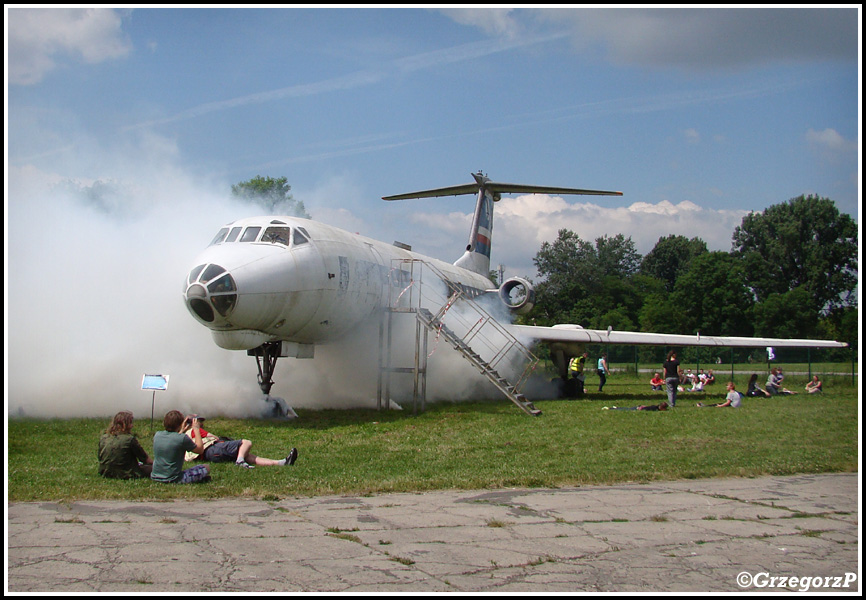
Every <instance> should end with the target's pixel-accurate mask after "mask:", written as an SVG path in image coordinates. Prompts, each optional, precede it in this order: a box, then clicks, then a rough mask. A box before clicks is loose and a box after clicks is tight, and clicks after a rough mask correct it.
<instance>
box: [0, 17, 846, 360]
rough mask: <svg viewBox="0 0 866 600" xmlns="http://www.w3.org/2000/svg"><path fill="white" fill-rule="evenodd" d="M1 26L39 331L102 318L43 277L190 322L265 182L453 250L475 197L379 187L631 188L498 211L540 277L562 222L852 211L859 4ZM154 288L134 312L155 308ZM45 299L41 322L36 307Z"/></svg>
mask: <svg viewBox="0 0 866 600" xmlns="http://www.w3.org/2000/svg"><path fill="white" fill-rule="evenodd" d="M6 17H7V18H6V25H7V123H6V124H7V129H6V131H7V165H6V170H7V177H6V188H7V189H6V198H7V201H6V226H7V236H6V240H7V241H6V245H7V253H6V256H7V281H8V282H9V283H11V284H13V290H22V289H27V290H28V293H27V294H24V293H20V294H19V293H18V292H16V291H13V293H12V294H9V296H8V300H9V302H8V308H7V311H8V313H9V314H15V313H14V312H13V311H18V314H20V315H22V317H21V318H20V319H17V321H18V322H19V325H18V327H20V328H21V330H20V331H19V332H18V333H19V334H20V335H22V336H25V337H28V338H29V337H32V332H33V331H34V330H36V331H40V330H44V333H45V334H46V335H52V336H53V335H57V330H58V329H62V330H63V331H64V332H65V333H64V334H61V337H62V335H68V336H70V338H72V337H75V338H78V337H81V330H84V329H87V327H88V326H87V325H85V324H84V323H85V322H86V318H85V317H84V316H83V315H87V314H89V313H88V310H97V311H98V312H99V313H100V314H102V315H105V314H108V313H107V312H106V310H107V308H106V307H105V306H98V305H97V306H94V305H93V302H90V303H88V304H86V305H85V306H78V305H76V304H75V303H74V302H71V300H70V307H69V308H68V309H67V311H68V312H67V313H66V314H65V316H64V311H58V310H57V307H56V306H55V305H53V304H52V301H50V300H48V299H47V297H48V296H50V294H51V293H53V291H54V290H56V289H57V283H58V282H57V281H56V280H55V281H51V280H46V279H45V278H42V277H40V276H38V275H37V273H44V272H45V271H46V270H49V271H53V272H54V273H55V275H56V274H57V273H58V272H61V273H63V275H58V276H59V277H60V278H61V281H62V282H63V283H64V284H65V285H66V287H67V289H75V290H77V289H78V288H77V285H78V284H79V283H80V281H81V280H82V279H85V280H87V281H88V282H89V285H90V286H91V287H90V288H88V289H89V290H90V292H83V293H82V294H70V298H72V297H73V296H74V297H76V298H77V297H79V296H82V297H89V298H93V292H97V293H98V292H100V291H102V290H103V286H104V294H105V295H106V296H108V297H110V294H111V292H110V290H112V289H116V288H117V286H120V287H125V288H129V287H130V286H131V287H132V289H135V286H136V285H138V282H139V281H140V278H139V277H134V276H133V274H134V273H136V272H137V273H139V274H142V275H143V274H147V276H146V277H145V280H147V281H149V282H151V283H154V285H153V286H152V288H157V287H159V286H156V285H155V283H156V282H160V285H162V284H161V282H162V279H163V278H165V280H166V281H167V282H168V283H166V284H165V286H166V287H170V288H171V293H172V295H171V297H170V300H166V302H167V303H168V302H170V303H171V304H170V306H171V307H172V308H171V309H166V310H167V311H168V310H170V311H171V314H172V316H173V317H174V313H175V311H177V312H178V314H179V315H180V316H179V317H178V319H179V321H178V322H179V323H183V325H178V326H179V327H184V328H189V330H190V331H192V330H194V328H195V327H196V325H195V323H193V322H192V320H191V318H189V317H188V315H186V314H185V310H184V308H183V306H182V305H181V303H180V301H179V300H178V299H177V298H175V296H174V294H176V292H177V287H179V285H180V284H179V283H174V282H175V281H177V282H179V281H181V280H182V279H183V276H184V274H185V273H186V271H187V270H188V268H189V266H190V263H191V261H192V260H193V259H194V257H195V254H196V253H197V252H198V251H199V250H200V249H201V248H202V247H203V246H204V245H205V244H206V243H207V242H208V241H209V240H210V239H211V237H212V235H213V233H214V232H216V230H217V229H218V228H219V227H220V226H221V225H222V224H224V223H225V222H228V221H230V220H233V219H235V218H240V217H243V216H250V209H249V207H243V206H238V205H236V204H232V203H231V202H229V201H228V200H227V196H228V192H229V189H230V186H231V184H233V183H237V182H239V181H243V180H247V179H249V178H251V177H253V176H255V175H258V174H261V175H271V176H274V177H278V176H285V177H287V178H288V181H289V183H290V184H291V185H292V190H293V194H294V196H295V197H296V198H297V199H299V200H302V201H303V202H304V203H305V205H306V207H307V210H308V211H309V213H310V214H311V215H312V216H313V218H315V219H317V220H321V221H324V222H327V223H331V224H334V225H337V226H341V227H345V228H347V229H350V230H352V231H357V232H359V233H361V234H364V235H368V236H370V237H374V238H377V239H382V240H384V241H387V242H390V241H393V240H394V239H399V240H400V241H403V242H407V243H410V244H412V245H413V247H414V249H415V250H418V251H421V252H424V253H427V254H430V255H433V256H436V257H437V258H441V259H443V260H450V261H453V260H456V259H457V258H458V257H459V255H460V253H461V249H462V247H463V246H464V244H465V240H466V236H467V234H468V228H469V221H470V213H471V211H472V208H473V203H472V200H471V199H470V198H469V197H457V198H443V199H438V200H429V201H428V200H414V201H405V202H399V203H386V202H383V201H382V200H381V199H380V198H381V197H382V196H385V195H391V194H399V193H403V192H409V191H415V190H419V189H426V188H431V187H442V186H446V185H456V184H461V183H466V182H469V181H471V178H470V173H471V172H474V171H477V170H479V169H481V170H483V171H484V172H485V173H487V174H488V175H489V176H490V177H491V178H492V179H494V180H497V181H506V182H513V183H528V184H539V185H552V186H569V187H586V188H597V189H612V190H620V191H622V192H624V196H623V197H622V198H607V197H595V198H593V197H566V198H557V197H548V196H539V195H535V196H522V197H508V198H506V199H503V201H501V202H500V203H498V205H497V209H496V210H497V212H496V219H495V229H494V237H493V256H492V259H493V262H494V264H498V263H503V264H505V265H506V271H507V273H508V274H509V275H526V276H529V277H535V275H536V274H535V271H534V268H533V265H532V257H533V256H534V254H535V253H536V252H537V251H538V249H539V248H540V245H541V243H542V242H544V241H552V240H553V239H555V237H556V232H557V230H558V229H559V228H561V227H567V228H569V229H572V230H574V231H575V232H577V233H578V235H580V236H581V237H582V238H584V239H589V240H594V239H595V238H596V237H599V236H601V235H604V234H608V235H616V234H618V233H622V234H624V235H626V236H631V237H632V239H633V240H634V241H635V243H636V245H637V249H638V251H639V252H640V253H642V254H644V253H646V252H648V251H649V250H650V249H651V248H652V246H653V245H654V244H655V242H656V241H657V240H658V239H659V237H662V236H666V235H668V234H672V233H674V234H681V235H686V236H688V237H694V236H698V237H701V238H703V239H704V240H705V241H707V243H708V245H709V246H710V247H711V249H721V250H728V249H730V239H731V235H732V233H733V230H734V227H735V226H736V225H738V224H739V223H740V221H741V219H742V217H743V215H744V214H746V213H747V212H748V211H761V210H764V209H765V208H767V207H768V206H770V205H772V204H777V203H781V202H784V201H786V200H788V199H789V198H792V197H795V196H798V195H800V194H804V193H814V194H819V195H821V196H825V197H829V198H831V199H833V200H834V201H835V202H836V204H837V206H838V207H839V209H840V210H841V211H843V212H847V213H849V214H851V215H852V216H853V217H854V218H855V219H856V220H857V221H858V222H859V219H860V217H859V198H860V188H859V178H860V174H859V170H858V166H859V147H860V131H859V116H860V114H859V105H860V103H859V93H860V82H859V74H860V65H859V50H858V44H859V40H860V32H859V23H860V12H859V8H836V9H823V8H819V9H800V8H797V9H676V8H674V9H604V8H601V9H584V8H575V9H561V8H560V9H539V10H537V9H525V8H516V9H506V8H493V9H490V8H469V9H423V8H403V9H383V8H365V9H342V8H341V9H317V8H304V9H283V10H274V9H217V10H201V9H195V8H190V9H150V8H136V9H115V10H111V9H65V8H60V9H29V8H12V9H9V8H7V9H6ZM94 184H96V187H92V186H94ZM97 187H98V188H99V189H100V190H103V191H105V190H108V191H109V193H105V194H103V195H102V196H100V203H101V204H100V205H99V209H98V210H96V209H94V207H93V206H92V205H85V204H83V203H82V199H81V198H82V194H81V193H80V192H81V191H82V190H91V192H92V190H93V189H96V188H97ZM73 189H77V190H78V191H79V193H78V194H75V193H70V190H73ZM36 219H41V221H42V225H41V227H42V231H55V230H56V232H57V234H58V235H60V236H64V237H67V236H68V233H67V232H68V231H69V228H70V227H71V226H75V227H76V228H77V229H76V231H77V232H86V234H85V235H84V236H83V238H82V239H78V238H76V239H75V240H74V241H72V240H69V239H68V237H67V241H66V243H64V244H63V246H62V251H58V250H57V248H53V247H46V245H45V242H44V238H43V239H42V240H39V239H38V236H37V237H36V238H34V236H32V235H28V234H26V233H24V232H25V231H26V229H25V228H26V227H27V226H28V224H29V223H32V222H33V221H34V220H36ZM46 221H47V222H46ZM51 237H52V239H53V238H54V237H55V236H53V235H52V236H51ZM53 243H56V242H53ZM97 257H98V258H99V260H97ZM109 257H112V258H109ZM103 260H106V261H110V264H108V265H105V264H103V262H102V261H103ZM84 265H91V268H90V269H88V268H85V266H84ZM97 265H98V267H97ZM130 266H131V267H132V268H130ZM82 269H84V272H82ZM91 269H92V271H91ZM72 273H74V274H75V275H76V276H75V277H73V276H72ZM63 277H68V280H63ZM16 284H17V286H16ZM175 286H176V287H175ZM152 288H148V289H146V290H142V291H141V292H140V293H135V294H134V295H135V297H136V300H135V302H134V303H133V302H132V301H130V302H131V304H130V305H128V306H127V307H126V308H127V309H130V308H134V309H138V310H145V308H144V306H143V305H139V304H137V303H138V302H141V303H144V302H150V303H151V305H153V303H157V304H158V303H159V302H162V297H161V296H159V292H158V291H157V290H156V289H152ZM7 289H8V287H7ZM34 291H35V292H37V293H36V294H35V295H36V296H38V297H39V298H45V299H42V300H37V301H36V302H35V303H34V300H33V297H34V294H33V292H34ZM151 294H153V296H151ZM100 297H102V296H100ZM41 302H44V306H42V307H41V309H42V310H41V312H38V313H36V314H38V315H39V316H34V317H33V321H32V322H31V321H30V320H28V319H27V318H25V317H24V316H23V315H29V314H30V313H29V312H28V310H29V309H31V308H33V306H34V304H35V305H37V306H39V305H40V303H41ZM175 305H176V306H175ZM167 306H168V304H167ZM58 312H59V313H60V314H61V316H57V314H58ZM46 314H50V315H51V317H46V316H45V315H46ZM7 318H8V317H7ZM53 319H57V321H56V322H55V321H52V320H53ZM186 320H188V321H189V322H188V323H187V322H186ZM116 326H117V324H116V323H115V324H111V323H110V322H109V323H107V324H106V325H105V328H106V329H107V330H114V329H116ZM40 328H41V329H40ZM88 331H90V330H89V329H88ZM138 333H139V334H142V332H140V331H139V332H138ZM10 335H16V331H15V330H14V326H13V332H12V333H10V334H7V336H10ZM142 335H143V334H142ZM197 335H200V334H197ZM155 337H157V338H158V337H159V336H158V335H155ZM9 339H10V341H11V342H15V341H16V340H15V339H14V338H11V337H10V338H9ZM18 341H20V342H21V343H22V344H24V345H26V343H27V342H26V341H25V340H18Z"/></svg>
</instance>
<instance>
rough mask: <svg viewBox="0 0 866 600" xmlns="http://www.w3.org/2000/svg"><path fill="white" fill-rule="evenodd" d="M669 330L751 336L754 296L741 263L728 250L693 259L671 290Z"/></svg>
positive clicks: (686, 332) (708, 253)
mask: <svg viewBox="0 0 866 600" xmlns="http://www.w3.org/2000/svg"><path fill="white" fill-rule="evenodd" d="M671 303H672V304H673V307H674V308H675V310H674V312H673V313H672V314H671V315H670V317H671V322H672V323H674V324H675V327H676V330H675V331H673V332H672V333H683V334H693V333H695V332H700V333H702V334H705V335H732V336H751V335H752V333H753V328H752V324H751V308H752V306H753V304H754V299H753V296H752V294H751V292H750V291H749V288H748V287H746V284H745V277H744V274H743V267H742V265H741V264H740V262H739V261H738V260H737V259H736V258H735V257H734V256H732V255H731V254H729V253H727V252H707V253H706V254H702V255H700V256H698V257H695V258H694V259H692V261H691V263H690V266H689V270H688V271H686V272H685V273H684V274H683V275H682V276H681V277H680V278H679V279H677V283H676V286H675V287H674V291H673V293H672V294H671Z"/></svg>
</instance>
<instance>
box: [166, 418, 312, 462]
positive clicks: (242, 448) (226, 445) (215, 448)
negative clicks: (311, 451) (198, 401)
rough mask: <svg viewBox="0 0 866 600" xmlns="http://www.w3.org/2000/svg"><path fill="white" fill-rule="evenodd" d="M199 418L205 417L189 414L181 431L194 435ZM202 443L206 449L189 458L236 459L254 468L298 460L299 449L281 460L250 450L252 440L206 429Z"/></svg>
mask: <svg viewBox="0 0 866 600" xmlns="http://www.w3.org/2000/svg"><path fill="white" fill-rule="evenodd" d="M196 418H197V419H198V420H199V422H201V421H203V420H204V417H199V416H198V415H188V416H187V417H186V418H185V419H184V422H183V425H182V426H181V429H180V430H181V433H186V434H187V435H189V436H190V437H191V436H192V429H191V424H192V421H193V419H196ZM201 438H202V445H203V446H204V450H203V451H202V452H201V453H198V454H196V453H188V455H187V460H196V459H202V460H206V461H208V462H229V461H234V462H235V464H236V465H238V466H239V467H244V468H246V469H252V468H253V467H264V466H291V465H294V464H295V461H296V460H298V449H297V448H292V450H291V451H290V452H289V454H288V455H287V456H286V457H285V458H281V459H279V460H276V459H273V458H264V457H263V456H256V455H255V454H253V453H252V452H250V450H251V449H252V447H253V443H252V442H251V441H250V440H245V439H242V440H232V439H228V438H222V437H219V436H216V435H213V434H211V433H208V432H207V431H205V430H204V429H202V430H201Z"/></svg>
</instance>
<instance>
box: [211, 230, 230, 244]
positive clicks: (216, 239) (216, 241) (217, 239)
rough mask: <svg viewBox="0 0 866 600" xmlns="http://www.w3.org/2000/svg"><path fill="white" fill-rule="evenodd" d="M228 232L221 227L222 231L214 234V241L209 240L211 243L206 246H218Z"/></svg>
mask: <svg viewBox="0 0 866 600" xmlns="http://www.w3.org/2000/svg"><path fill="white" fill-rule="evenodd" d="M228 232H229V228H228V227H223V228H222V229H220V231H219V233H218V234H216V236H215V237H214V239H213V240H211V243H210V244H208V245H209V246H213V245H214V244H219V243H220V242H221V241H223V240H224V239H226V235H228Z"/></svg>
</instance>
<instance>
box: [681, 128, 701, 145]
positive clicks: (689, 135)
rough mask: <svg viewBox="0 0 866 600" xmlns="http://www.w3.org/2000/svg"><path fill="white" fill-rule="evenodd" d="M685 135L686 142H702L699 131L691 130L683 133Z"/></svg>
mask: <svg viewBox="0 0 866 600" xmlns="http://www.w3.org/2000/svg"><path fill="white" fill-rule="evenodd" d="M683 135H684V136H685V138H686V142H687V143H689V144H697V143H700V141H701V134H700V133H698V130H697V129H694V128H689V129H686V130H685V131H684V132H683Z"/></svg>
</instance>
